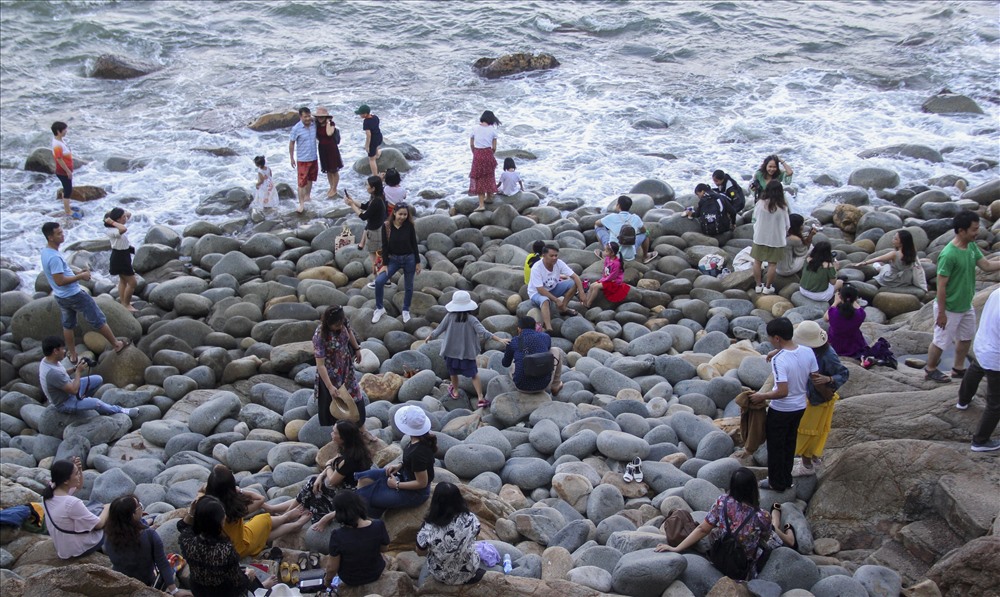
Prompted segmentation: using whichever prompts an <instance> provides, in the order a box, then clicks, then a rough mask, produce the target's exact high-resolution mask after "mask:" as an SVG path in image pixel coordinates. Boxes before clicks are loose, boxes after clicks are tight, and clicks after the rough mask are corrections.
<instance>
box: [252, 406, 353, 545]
mask: <svg viewBox="0 0 1000 597" xmlns="http://www.w3.org/2000/svg"><path fill="white" fill-rule="evenodd" d="M330 437H331V438H332V439H333V443H334V444H336V446H337V452H338V453H337V455H336V456H334V457H333V458H331V459H330V460H328V461H327V463H326V466H324V467H323V472H321V473H320V474H318V475H313V476H311V477H309V478H308V479H307V480H306V483H305V485H303V486H302V489H300V490H299V494H298V495H297V496H296V497H295V499H294V500H288V501H287V502H284V503H282V504H279V505H277V506H275V507H274V510H272V512H288V511H291V510H295V509H297V508H299V507H304V508H305V509H307V510H309V512H310V513H311V514H312V521H313V522H314V523H315V524H313V526H312V528H313V530H314V531H323V530H324V529H325V528H326V527H327V525H329V524H330V523H331V522H333V519H334V514H335V512H336V511H335V509H334V507H333V499H334V497H336V495H337V493H338V492H340V491H341V490H345V489H346V490H349V491H353V490H354V489H356V488H357V486H358V482H357V480H356V479H355V478H354V473H360V472H362V471H366V470H368V469H370V468H371V467H372V457H371V454H369V453H368V447H367V446H366V444H365V441H364V439H363V438H362V435H361V431H360V430H359V429H358V426H357V425H356V424H355V423H353V422H351V421H337V424H336V425H334V426H333V431H331V432H330Z"/></svg>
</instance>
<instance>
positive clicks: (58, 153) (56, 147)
mask: <svg viewBox="0 0 1000 597" xmlns="http://www.w3.org/2000/svg"><path fill="white" fill-rule="evenodd" d="M52 157H53V158H55V161H56V174H62V175H63V176H68V175H70V174H72V173H73V152H72V151H70V149H69V145H67V144H66V142H65V141H60V140H59V139H55V138H54V139H52ZM63 162H65V163H66V165H67V166H69V170H66V169H65V168H63V166H62V163H63Z"/></svg>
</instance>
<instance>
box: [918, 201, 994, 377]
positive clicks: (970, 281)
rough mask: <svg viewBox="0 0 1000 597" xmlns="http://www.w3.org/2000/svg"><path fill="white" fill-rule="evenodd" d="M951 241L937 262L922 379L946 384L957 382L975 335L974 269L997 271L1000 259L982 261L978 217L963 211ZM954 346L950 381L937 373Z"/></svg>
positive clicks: (983, 259) (962, 371)
mask: <svg viewBox="0 0 1000 597" xmlns="http://www.w3.org/2000/svg"><path fill="white" fill-rule="evenodd" d="M952 225H953V227H954V229H955V238H953V239H952V240H951V242H949V243H948V245H947V246H946V247H945V248H944V250H942V251H941V255H940V256H939V257H938V262H937V299H936V300H935V301H934V339H933V340H932V341H931V345H930V346H929V347H928V348H927V353H928V354H927V367H926V369H924V379H928V380H931V381H937V382H941V383H948V382H949V381H951V378H952V377H957V378H961V377H962V376H963V375H965V369H964V368H961V369H960V368H959V367H962V366H963V365H964V364H965V357H966V355H967V354H968V353H969V346H970V345H971V344H972V338H973V336H975V334H976V310H975V309H973V308H972V297H973V296H975V294H976V266H977V265H978V266H979V267H980V268H982V269H983V271H987V272H996V271H1000V258H997V257H994V258H992V259H986V258H985V257H983V252H982V251H980V250H979V247H978V246H976V243H975V240H976V235H977V234H979V216H978V215H977V214H976V213H974V212H971V211H963V212H962V213H960V214H958V215H957V216H955V219H954V222H953V224H952ZM953 343H954V344H955V366H954V367H953V368H952V370H951V377H949V376H948V375H945V374H944V373H942V372H941V371H938V368H937V367H938V364H940V362H941V353H943V352H944V350H945V349H946V348H948V347H949V346H951V345H952V344H953Z"/></svg>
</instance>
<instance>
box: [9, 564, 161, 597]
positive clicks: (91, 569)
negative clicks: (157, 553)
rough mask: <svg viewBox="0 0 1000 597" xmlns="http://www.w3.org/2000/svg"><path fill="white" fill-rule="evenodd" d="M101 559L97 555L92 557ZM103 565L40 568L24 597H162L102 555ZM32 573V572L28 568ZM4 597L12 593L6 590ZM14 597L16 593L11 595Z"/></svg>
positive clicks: (31, 576) (55, 565)
mask: <svg viewBox="0 0 1000 597" xmlns="http://www.w3.org/2000/svg"><path fill="white" fill-rule="evenodd" d="M88 559H91V560H97V559H98V558H97V556H88ZM101 560H103V561H100V563H82V562H81V561H80V560H76V559H73V560H70V561H71V562H73V563H72V564H69V565H66V564H65V563H64V562H66V560H62V561H58V562H53V566H52V567H50V566H39V567H36V569H37V568H40V569H39V570H38V571H37V572H35V573H34V574H31V575H30V576H28V577H27V578H26V579H25V583H26V585H27V586H26V589H25V591H24V595H25V596H26V597H27V596H33V597H34V596H42V595H45V596H46V597H70V596H78V597H108V596H109V595H129V597H162V595H163V593H162V592H160V591H157V590H156V589H153V588H152V587H148V586H146V585H145V584H143V583H142V581H139V580H136V579H134V578H132V577H130V576H126V575H124V574H122V573H120V572H115V571H114V570H112V569H111V566H110V565H108V564H107V563H106V562H108V559H107V557H104V556H101ZM25 568H27V570H22V571H21V572H22V573H25V572H30V571H31V569H30V568H28V566H27V565H25ZM4 594H5V595H6V594H8V593H7V591H4ZM10 595H11V597H13V596H14V593H11V594H10Z"/></svg>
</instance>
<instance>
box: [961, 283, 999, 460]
mask: <svg viewBox="0 0 1000 597" xmlns="http://www.w3.org/2000/svg"><path fill="white" fill-rule="evenodd" d="M973 352H974V353H975V358H972V359H970V360H971V363H970V364H969V370H968V371H966V373H965V376H963V377H962V385H961V387H959V389H958V404H956V405H955V408H957V409H959V410H965V409H967V408H969V403H970V402H972V398H973V397H974V396H975V395H976V390H977V389H979V382H980V381H982V380H983V376H986V409H985V410H983V416H982V417H980V419H979V427H978V428H977V429H976V433H975V434H973V436H972V451H973V452H992V451H994V450H1000V440H995V439H990V436H991V435H993V431H995V430H996V428H997V423H998V422H1000V288H998V289H996V290H994V291H993V292H992V293H990V298H988V299H986V306H985V307H983V320H982V321H981V322H979V331H978V332H976V341H975V346H974V347H973Z"/></svg>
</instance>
